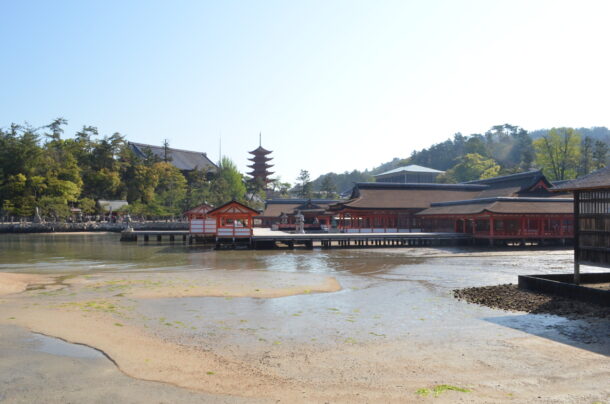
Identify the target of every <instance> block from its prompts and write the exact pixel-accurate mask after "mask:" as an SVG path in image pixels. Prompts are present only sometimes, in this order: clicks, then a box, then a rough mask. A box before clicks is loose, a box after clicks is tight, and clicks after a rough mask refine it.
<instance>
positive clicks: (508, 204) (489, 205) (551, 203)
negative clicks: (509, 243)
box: [417, 197, 574, 216]
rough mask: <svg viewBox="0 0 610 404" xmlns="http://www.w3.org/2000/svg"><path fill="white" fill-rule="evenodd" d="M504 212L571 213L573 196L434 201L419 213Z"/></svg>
mask: <svg viewBox="0 0 610 404" xmlns="http://www.w3.org/2000/svg"><path fill="white" fill-rule="evenodd" d="M485 211H487V212H491V213H503V214H571V213H573V211H574V207H573V200H572V198H514V197H498V198H481V199H472V200H464V201H452V202H442V203H433V204H432V206H431V207H430V208H428V209H426V210H423V211H421V212H419V213H417V214H418V215H421V216H426V215H473V214H478V213H482V212H485Z"/></svg>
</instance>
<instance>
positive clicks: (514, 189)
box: [465, 170, 551, 198]
mask: <svg viewBox="0 0 610 404" xmlns="http://www.w3.org/2000/svg"><path fill="white" fill-rule="evenodd" d="M540 181H543V182H544V184H545V186H546V187H548V188H550V187H551V184H550V183H549V182H548V181H547V180H546V178H545V176H544V175H543V174H542V171H540V170H535V171H527V172H524V173H518V174H511V175H503V176H501V177H493V178H487V179H484V180H476V181H468V182H466V183H465V184H479V185H487V186H488V188H487V189H486V190H484V191H482V192H481V194H480V195H479V198H488V197H496V196H517V195H518V194H522V193H525V192H527V191H529V190H530V189H531V188H532V187H533V186H535V185H536V184H538V183H539V182H540ZM539 192H540V193H542V194H544V193H547V191H546V190H540V191H539Z"/></svg>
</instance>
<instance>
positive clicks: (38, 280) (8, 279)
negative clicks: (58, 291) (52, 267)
mask: <svg viewBox="0 0 610 404" xmlns="http://www.w3.org/2000/svg"><path fill="white" fill-rule="evenodd" d="M52 283H55V280H54V278H53V277H50V276H44V275H33V274H13V273H6V272H4V273H2V272H0V296H3V295H10V294H13V293H19V292H23V291H24V290H26V289H27V288H28V287H32V286H41V287H43V286H45V285H49V284H52Z"/></svg>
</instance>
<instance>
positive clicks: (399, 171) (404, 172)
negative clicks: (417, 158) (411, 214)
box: [375, 164, 444, 184]
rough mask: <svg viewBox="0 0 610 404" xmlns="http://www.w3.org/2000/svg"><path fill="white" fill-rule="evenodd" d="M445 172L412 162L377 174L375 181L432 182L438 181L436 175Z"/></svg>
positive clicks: (400, 182)
mask: <svg viewBox="0 0 610 404" xmlns="http://www.w3.org/2000/svg"><path fill="white" fill-rule="evenodd" d="M443 173H444V171H440V170H435V169H434V168H428V167H422V166H418V165H415V164H411V165H408V166H403V167H398V168H395V169H393V170H390V171H386V172H385V173H381V174H377V175H375V181H376V182H391V183H395V184H432V183H435V182H436V177H438V176H439V175H440V174H443Z"/></svg>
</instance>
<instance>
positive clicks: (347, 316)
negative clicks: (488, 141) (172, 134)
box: [0, 234, 610, 354]
mask: <svg viewBox="0 0 610 404" xmlns="http://www.w3.org/2000/svg"><path fill="white" fill-rule="evenodd" d="M571 267H572V252H571V250H568V249H563V250H562V249H549V250H543V249H503V250H489V249H484V248H483V249H475V248H394V249H362V250H359V249H345V250H343V249H333V250H292V251H288V250H274V251H212V250H209V249H204V248H201V247H188V246H184V245H182V244H174V245H170V244H168V243H154V242H152V243H147V244H143V243H138V244H136V243H121V242H120V241H119V235H118V234H41V235H0V271H5V272H23V273H45V274H93V273H101V272H118V273H125V272H137V271H145V272H151V271H164V272H168V271H169V272H172V271H180V272H182V271H193V270H197V271H203V272H204V273H205V271H223V272H225V273H228V276H232V277H234V278H236V279H244V282H245V279H250V278H251V277H252V274H253V273H254V274H256V273H257V272H260V271H264V272H265V274H266V275H268V274H269V273H273V272H282V273H286V272H293V273H312V274H324V275H328V276H333V277H335V278H336V279H337V280H338V281H339V282H340V284H341V285H342V287H343V289H342V290H341V291H339V292H335V293H323V294H305V295H296V296H289V297H283V298H274V299H258V298H222V297H196V298H195V297H192V298H163V299H150V300H146V299H145V300H138V301H137V302H136V301H134V302H131V303H130V305H134V312H135V313H138V316H135V319H134V321H137V322H140V323H141V324H142V325H144V326H146V327H147V328H148V329H151V330H154V329H157V330H158V329H159V328H161V329H162V334H163V335H168V334H169V335H172V336H174V337H175V338H177V339H179V340H181V341H182V342H184V343H189V342H192V343H197V344H200V343H201V341H202V340H205V343H206V344H208V345H210V346H216V347H218V348H222V347H227V346H230V345H247V346H249V347H251V348H252V349H257V348H260V349H265V348H266V347H268V346H269V345H270V344H275V345H280V344H283V343H298V344H304V343H312V342H315V343H316V344H343V343H355V342H361V341H362V342H367V341H376V340H385V339H392V338H402V337H406V336H408V337H409V338H411V339H414V340H421V341H434V340H436V341H439V342H443V341H445V342H446V341H451V340H454V339H461V340H465V339H468V338H477V337H481V336H482V335H481V333H482V332H485V333H494V334H495V335H497V336H500V335H508V334H510V335H514V334H511V333H514V330H519V331H522V332H525V333H529V334H536V335H540V336H544V337H545V338H550V339H554V340H558V341H562V342H566V343H571V344H576V345H578V344H587V345H588V346H589V347H590V348H592V349H597V350H598V351H603V352H604V353H606V354H608V352H607V351H608V349H609V348H608V346H606V345H600V346H599V347H597V348H594V347H592V346H591V344H596V343H598V342H600V341H601V340H602V339H603V338H607V337H608V335H610V324H607V323H604V324H602V325H600V324H597V325H596V326H594V327H593V326H591V325H589V324H588V323H586V322H577V321H569V320H566V319H564V318H561V317H556V316H543V315H526V314H522V313H516V314H515V313H505V312H502V311H499V310H495V309H490V308H486V307H481V306H477V305H472V304H467V303H464V302H460V301H457V300H455V299H454V298H453V296H452V290H453V289H455V288H462V287H469V286H482V285H494V284H501V283H516V282H517V275H518V274H534V273H557V272H569V271H570V270H571ZM587 269H588V270H590V271H599V269H595V268H587ZM481 322H483V323H486V324H488V325H494V327H481V326H480V324H481ZM201 337H205V338H201Z"/></svg>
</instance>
